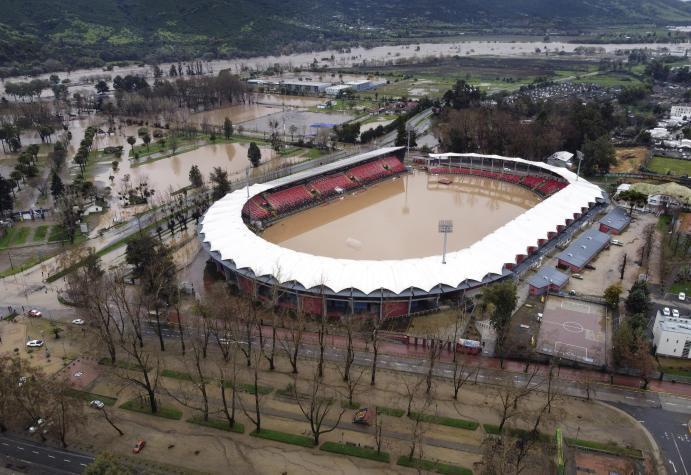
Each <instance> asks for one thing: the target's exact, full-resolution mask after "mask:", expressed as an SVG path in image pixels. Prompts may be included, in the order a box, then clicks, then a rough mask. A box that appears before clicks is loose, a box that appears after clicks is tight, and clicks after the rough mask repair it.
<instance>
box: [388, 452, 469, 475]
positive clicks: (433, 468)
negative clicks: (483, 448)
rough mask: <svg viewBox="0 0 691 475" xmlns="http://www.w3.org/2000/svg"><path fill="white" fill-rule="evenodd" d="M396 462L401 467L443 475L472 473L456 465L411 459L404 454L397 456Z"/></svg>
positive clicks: (467, 474)
mask: <svg viewBox="0 0 691 475" xmlns="http://www.w3.org/2000/svg"><path fill="white" fill-rule="evenodd" d="M396 464H398V465H400V466H401V467H410V468H420V469H422V470H425V471H428V472H436V473H442V474H445V475H473V471H472V470H470V469H468V468H465V467H461V466H458V465H451V464H448V463H441V462H435V461H433V460H425V459H415V458H413V459H411V458H409V457H408V456H406V455H401V456H400V457H398V460H397V461H396Z"/></svg>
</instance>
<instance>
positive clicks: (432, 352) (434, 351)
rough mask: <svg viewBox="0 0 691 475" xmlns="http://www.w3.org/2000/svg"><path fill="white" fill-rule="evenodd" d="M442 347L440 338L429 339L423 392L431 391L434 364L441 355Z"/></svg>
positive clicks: (428, 392)
mask: <svg viewBox="0 0 691 475" xmlns="http://www.w3.org/2000/svg"><path fill="white" fill-rule="evenodd" d="M443 348H444V343H443V342H442V341H441V340H439V339H437V338H433V339H432V340H430V344H429V348H428V352H427V360H428V363H427V364H428V368H427V375H426V377H425V381H426V384H427V388H426V390H425V392H426V393H427V394H430V393H431V391H432V382H433V381H434V368H435V366H436V363H437V362H438V361H439V358H440V357H441V352H442V350H443Z"/></svg>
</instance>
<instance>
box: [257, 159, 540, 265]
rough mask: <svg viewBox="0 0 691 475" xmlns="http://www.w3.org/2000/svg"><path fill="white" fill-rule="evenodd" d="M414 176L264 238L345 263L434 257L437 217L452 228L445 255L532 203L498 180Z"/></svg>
mask: <svg viewBox="0 0 691 475" xmlns="http://www.w3.org/2000/svg"><path fill="white" fill-rule="evenodd" d="M447 178H449V179H451V180H452V183H451V184H450V185H444V184H441V183H439V182H438V177H437V176H428V175H427V174H425V173H422V172H415V173H414V174H410V175H407V176H403V177H401V178H397V179H394V180H391V181H386V182H382V183H379V184H377V185H375V186H373V187H371V188H369V189H367V190H365V191H360V192H357V193H356V194H355V195H349V196H346V197H344V198H342V199H340V200H336V201H334V202H332V203H330V204H328V205H323V206H319V207H317V208H312V209H309V210H306V211H304V212H301V213H298V214H296V215H293V216H290V217H288V218H286V219H284V220H282V221H279V222H278V223H276V224H274V225H273V226H271V227H270V228H268V229H267V230H266V231H264V233H263V235H262V236H263V237H264V239H266V240H268V241H270V242H273V243H276V244H280V245H282V246H284V247H287V248H289V249H293V250H296V251H303V252H308V253H311V254H316V255H322V256H329V257H336V258H348V259H404V258H413V257H425V256H433V255H440V254H441V251H442V236H441V235H440V234H439V233H438V232H437V226H438V222H439V220H440V219H451V220H453V223H454V231H453V233H452V234H450V235H449V237H448V251H449V252H450V251H457V250H460V249H463V248H465V247H468V246H470V245H471V244H473V243H474V242H476V241H478V240H479V239H481V238H483V237H484V236H486V235H488V234H490V233H491V232H493V231H495V230H496V229H498V228H500V227H501V226H502V225H504V224H506V223H507V222H509V221H510V220H512V219H513V218H515V217H517V216H518V215H520V214H521V213H523V212H524V211H525V210H526V209H529V208H530V207H532V206H533V205H535V204H536V203H537V202H538V201H539V198H538V197H537V195H535V194H534V193H532V192H530V191H528V190H526V189H524V188H521V187H519V186H515V185H511V184H508V183H504V182H499V181H496V180H489V179H484V178H479V177H465V176H464V177H460V176H448V177H447Z"/></svg>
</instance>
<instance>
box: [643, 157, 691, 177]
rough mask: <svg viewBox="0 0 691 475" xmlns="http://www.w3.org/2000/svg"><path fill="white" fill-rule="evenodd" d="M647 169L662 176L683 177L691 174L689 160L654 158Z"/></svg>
mask: <svg viewBox="0 0 691 475" xmlns="http://www.w3.org/2000/svg"><path fill="white" fill-rule="evenodd" d="M648 168H649V169H650V170H652V171H654V172H655V173H660V174H662V175H676V176H684V175H689V174H691V160H682V159H679V158H668V157H659V156H654V157H653V158H652V160H650V163H649V164H648Z"/></svg>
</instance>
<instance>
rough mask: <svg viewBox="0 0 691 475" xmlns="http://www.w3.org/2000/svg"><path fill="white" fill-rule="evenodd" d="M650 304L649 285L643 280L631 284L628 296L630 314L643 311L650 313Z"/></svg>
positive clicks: (627, 303)
mask: <svg viewBox="0 0 691 475" xmlns="http://www.w3.org/2000/svg"><path fill="white" fill-rule="evenodd" d="M649 304H650V295H649V291H648V286H647V285H646V283H645V282H643V281H637V282H635V283H634V284H633V285H632V286H631V290H629V295H628V297H626V312H627V313H628V314H629V315H634V314H637V313H642V314H644V315H647V314H648V306H649Z"/></svg>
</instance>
